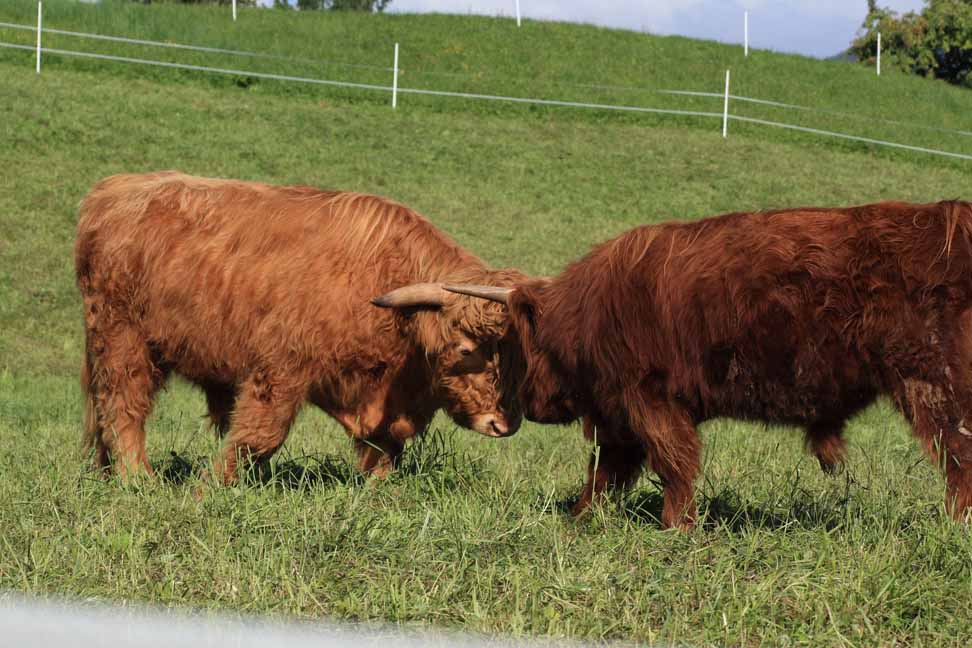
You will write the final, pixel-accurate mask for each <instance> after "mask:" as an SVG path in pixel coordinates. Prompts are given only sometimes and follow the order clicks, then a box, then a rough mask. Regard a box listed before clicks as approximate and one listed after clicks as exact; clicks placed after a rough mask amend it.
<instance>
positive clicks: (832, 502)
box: [536, 487, 852, 533]
mask: <svg viewBox="0 0 972 648" xmlns="http://www.w3.org/2000/svg"><path fill="white" fill-rule="evenodd" d="M834 495H835V493H833V492H832V491H823V492H820V493H816V494H815V493H813V492H811V491H808V490H805V489H802V488H801V489H797V490H796V491H794V492H791V493H789V494H788V497H787V498H786V501H783V502H777V503H776V504H775V505H774V504H763V503H756V504H753V503H747V502H744V501H743V499H742V497H741V496H740V494H739V493H738V491H736V490H734V489H728V488H727V489H723V490H722V491H720V492H718V493H716V494H714V495H707V494H700V495H699V497H698V505H699V516H698V518H696V524H697V525H699V526H701V527H702V528H704V529H706V530H713V529H716V528H725V529H728V530H729V531H731V532H734V533H741V532H744V531H747V530H753V529H769V530H778V529H786V528H790V527H799V528H811V529H825V530H828V531H830V530H833V529H836V528H838V527H841V526H844V525H846V523H847V522H848V516H849V515H852V513H851V511H850V509H849V504H850V500H849V498H847V497H846V495H844V496H837V497H834ZM578 499H579V498H578V497H577V496H573V497H568V498H565V499H561V500H557V501H555V502H549V501H546V502H544V501H542V500H541V499H538V501H537V504H536V509H537V510H540V511H543V512H549V513H557V514H559V515H564V516H570V514H571V509H572V508H573V506H574V504H575V503H576V502H577V500H578ZM664 504H665V501H664V498H663V496H662V491H661V489H660V488H658V487H656V488H642V489H640V490H637V491H634V492H631V493H629V494H627V495H626V496H624V497H623V498H621V499H620V500H618V501H617V509H616V510H617V514H619V515H621V516H623V517H625V518H626V519H628V520H630V521H632V522H634V523H636V524H643V525H646V526H654V527H659V528H660V527H661V514H662V508H663V506H664Z"/></svg>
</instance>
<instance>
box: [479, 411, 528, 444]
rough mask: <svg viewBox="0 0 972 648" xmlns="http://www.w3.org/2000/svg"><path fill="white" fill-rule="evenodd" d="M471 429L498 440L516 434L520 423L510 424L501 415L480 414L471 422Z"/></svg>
mask: <svg viewBox="0 0 972 648" xmlns="http://www.w3.org/2000/svg"><path fill="white" fill-rule="evenodd" d="M472 428H473V429H474V430H476V431H477V432H479V433H480V434H482V435H484V436H488V437H493V438H496V439H500V438H503V437H508V436H511V435H513V434H515V433H516V431H517V430H518V429H520V421H519V420H517V421H513V422H510V421H509V420H507V419H506V417H504V416H503V415H501V414H481V415H479V416H477V417H476V419H475V420H474V421H473V425H472Z"/></svg>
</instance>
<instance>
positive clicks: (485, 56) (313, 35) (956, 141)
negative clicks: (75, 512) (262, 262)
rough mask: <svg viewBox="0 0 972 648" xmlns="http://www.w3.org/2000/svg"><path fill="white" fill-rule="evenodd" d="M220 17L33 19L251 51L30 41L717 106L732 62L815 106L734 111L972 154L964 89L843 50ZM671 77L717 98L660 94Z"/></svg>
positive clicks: (701, 123) (507, 23) (366, 95)
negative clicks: (825, 55) (828, 54)
mask: <svg viewBox="0 0 972 648" xmlns="http://www.w3.org/2000/svg"><path fill="white" fill-rule="evenodd" d="M36 11H37V5H36V2H35V0H4V1H3V2H2V3H0V21H5V22H12V23H20V24H23V25H33V24H34V23H35V22H36ZM230 15H231V14H230V11H229V9H228V8H227V7H225V6H221V7H220V6H213V5H204V6H199V5H184V4H170V3H163V4H152V5H142V4H140V3H133V2H102V3H99V4H94V5H91V4H82V3H78V2H77V1H76V0H46V1H45V2H44V16H45V18H44V24H45V26H47V27H52V28H59V29H63V30H74V31H82V32H93V33H97V34H106V35H112V36H123V37H129V38H140V39H147V40H154V41H166V42H172V43H182V44H195V45H202V46H207V47H214V48H223V49H227V50H243V51H247V52H255V53H258V54H260V55H261V56H242V55H232V54H225V53H203V52H196V51H186V50H180V49H173V48H158V47H151V46H146V45H138V44H132V43H121V42H110V41H108V42H106V41H99V40H91V39H80V38H77V37H73V36H68V35H63V34H45V35H44V43H45V45H46V46H47V47H53V48H61V49H83V50H85V51H90V52H95V53H100V54H107V55H121V56H126V57H132V58H151V59H157V60H164V61H171V62H181V63H187V64H192V65H197V66H207V67H216V68H223V69H230V70H241V71H247V72H261V73H274V74H284V75H288V76H298V77H309V78H314V79H327V80H335V81H344V82H352V83H358V84H368V85H375V86H385V87H387V86H390V85H391V83H392V70H391V66H392V59H393V51H394V45H395V43H396V42H397V43H399V44H400V48H401V49H400V62H399V67H400V72H401V73H400V76H399V85H400V87H402V88H406V89H407V88H418V89H429V90H444V91H452V92H463V93H478V94H486V95H501V96H506V97H526V98H542V99H555V100H563V101H569V102H586V103H594V104H610V105H621V106H637V107H646V108H656V109H670V110H681V111H696V112H708V113H718V114H721V112H722V108H723V106H722V103H723V100H722V96H721V95H722V93H723V91H724V84H725V74H726V70H727V69H731V87H730V91H731V93H732V94H733V95H734V96H738V97H749V98H755V99H760V100H769V101H772V102H780V103H786V104H795V105H798V106H802V107H805V108H812V109H815V110H817V111H819V112H814V111H810V110H797V109H793V108H786V107H780V106H774V105H767V104H759V103H751V102H746V101H741V100H733V101H732V102H730V112H731V113H732V114H733V115H738V116H744V117H748V118H756V119H762V120H769V121H774V122H785V123H787V124H793V125H798V126H801V127H807V128H814V129H822V130H829V131H836V132H840V133H848V134H853V135H858V136H865V137H870V138H875V139H881V140H889V141H893V142H902V143H907V144H913V145H917V146H923V147H928V148H936V149H944V150H948V151H955V152H961V153H967V154H972V138H968V137H958V138H956V137H955V136H954V134H953V133H947V132H941V129H952V130H961V131H968V132H972V113H970V112H969V111H968V105H969V99H970V94H969V91H968V90H966V89H961V88H956V87H952V86H949V85H947V84H945V83H940V82H936V81H930V80H927V79H923V78H919V77H916V76H910V75H904V74H898V73H895V72H892V71H890V70H889V71H888V73H886V74H884V75H882V76H881V77H877V76H876V75H875V74H874V72H873V69H871V68H869V67H867V66H863V65H844V64H843V63H844V62H846V61H847V60H852V59H850V58H849V55H848V54H846V53H842V54H839V55H837V56H835V57H832V58H831V59H829V60H824V61H822V60H819V59H814V58H809V57H804V56H797V55H791V54H779V53H775V52H770V51H766V50H752V51H751V52H750V56H749V57H748V58H746V57H744V56H743V50H742V47H740V46H736V45H727V44H722V43H717V42H713V41H702V40H694V39H689V38H683V37H677V36H654V35H649V34H644V33H640V32H634V31H627V30H618V29H608V28H603V27H596V26H592V25H578V24H569V23H559V22H539V21H532V20H527V21H525V22H524V23H523V26H522V27H521V28H517V27H516V23H515V21H514V20H512V19H504V18H491V17H483V16H471V15H444V14H368V13H361V12H296V11H284V10H272V9H255V8H251V9H241V10H240V15H239V19H238V20H237V21H236V22H233V21H232V20H231V19H230ZM0 40H3V41H6V42H13V43H20V44H23V45H25V46H30V45H32V44H33V42H34V34H33V32H32V31H30V30H14V29H9V28H2V27H0ZM263 55H270V56H263ZM31 57H32V54H31V53H30V52H26V51H16V50H9V49H0V61H3V60H7V61H19V62H20V63H21V64H23V65H25V66H29V65H30V64H31V63H30V60H31ZM44 66H45V68H46V69H49V70H57V69H75V70H85V71H96V72H98V73H99V74H102V73H103V74H108V75H112V76H115V77H123V78H124V77H128V78H139V79H155V80H159V81H164V82H166V83H194V84H202V85H206V86H212V87H230V88H235V89H239V90H245V91H246V92H248V93H253V94H268V93H269V94H276V95H288V96H306V97H308V98H313V99H314V100H326V101H340V102H354V103H358V102H362V101H366V102H371V103H376V104H387V103H389V99H390V98H389V95H388V93H387V92H379V91H374V90H359V89H348V88H336V87H332V86H323V85H310V84H297V83H288V82H274V81H269V80H266V79H261V78H257V77H254V76H252V75H247V74H245V73H241V74H230V75H219V74H211V73H206V72H199V71H185V70H174V69H168V68H160V67H149V66H145V65H138V64H131V63H116V62H111V61H103V60H91V59H80V58H68V57H64V56H58V55H48V56H46V57H45V63H44ZM671 90H677V91H689V92H691V93H712V94H713V95H715V96H699V95H698V94H671V93H669V92H667V91H671ZM400 102H401V104H402V105H403V106H408V105H412V106H415V105H424V106H430V107H434V108H435V109H437V110H443V111H454V110H459V111H477V112H484V113H488V114H495V113H497V112H498V111H501V112H513V113H515V112H523V111H530V112H532V113H535V114H538V115H547V114H552V113H557V114H559V115H563V116H565V117H569V118H571V119H581V120H601V119H605V118H612V119H628V120H636V121H637V122H638V123H642V124H645V125H652V124H657V123H666V124H667V123H673V121H675V122H678V123H684V124H686V125H688V126H692V127H699V128H703V129H708V130H712V129H716V130H718V129H719V128H720V125H719V124H718V119H716V118H713V117H709V118H697V117H671V116H653V115H650V114H646V113H638V114H634V113H616V112H615V113H612V112H608V111H603V110H579V109H576V108H564V107H550V106H526V105H523V104H515V103H509V102H506V103H503V102H495V101H493V102H489V101H480V100H472V99H460V98H443V97H432V96H417V95H414V94H406V95H403V96H401V97H400ZM891 122H893V123H891ZM732 129H733V131H734V132H749V131H750V130H754V131H756V130H758V132H759V134H760V136H761V137H767V138H773V139H786V140H792V139H794V138H796V139H804V140H805V139H812V140H813V141H814V142H816V143H817V144H819V145H825V146H835V147H838V148H846V147H852V148H853V147H858V146H859V145H858V144H854V143H848V142H846V141H840V140H836V139H827V140H824V139H821V138H820V137H818V136H807V135H801V134H797V133H793V132H788V131H784V130H781V129H774V128H768V127H765V126H752V125H747V124H741V123H734V124H733V125H732ZM889 154H892V153H891V152H890V151H889ZM904 155H910V154H904Z"/></svg>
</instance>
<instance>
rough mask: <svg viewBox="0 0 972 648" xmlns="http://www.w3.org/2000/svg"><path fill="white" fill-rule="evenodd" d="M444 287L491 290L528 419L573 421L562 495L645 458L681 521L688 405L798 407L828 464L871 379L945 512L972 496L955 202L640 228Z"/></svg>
mask: <svg viewBox="0 0 972 648" xmlns="http://www.w3.org/2000/svg"><path fill="white" fill-rule="evenodd" d="M449 288H450V289H453V288H454V289H455V290H456V291H457V292H463V293H466V294H470V295H479V296H481V297H486V298H489V299H493V300H495V301H500V302H503V303H505V304H507V305H508V306H509V309H510V314H511V319H512V323H513V325H514V329H515V332H516V333H517V334H518V336H519V339H520V343H521V349H522V353H523V354H524V356H525V358H526V362H527V369H526V376H525V380H524V381H523V383H522V386H521V388H520V398H521V402H522V403H523V407H524V411H525V413H526V416H527V418H530V419H532V420H536V421H541V422H548V423H565V422H568V421H573V420H575V419H577V418H578V417H581V416H584V417H587V418H588V419H589V420H590V422H591V423H592V425H585V432H586V434H587V436H588V437H589V438H591V437H593V436H594V433H595V432H596V443H597V444H598V446H600V447H599V453H598V458H597V463H596V464H595V462H594V460H593V459H592V461H591V465H590V468H589V471H588V484H587V485H586V486H585V488H584V492H583V493H582V495H581V499H580V501H579V502H578V504H577V506H576V508H575V512H578V513H579V512H581V511H583V510H584V509H585V508H586V507H587V506H588V505H589V503H590V501H591V499H592V497H594V496H597V495H598V494H600V493H602V492H603V491H604V490H605V489H608V488H613V487H624V486H626V485H629V484H630V483H631V482H633V481H634V480H635V479H636V478H637V476H638V474H639V472H640V471H641V468H642V465H643V464H644V463H645V462H647V464H648V466H649V467H650V468H651V469H652V470H654V471H655V472H656V473H657V474H658V475H659V476H660V477H661V479H662V481H663V483H664V485H665V488H664V490H665V492H664V507H663V510H662V523H663V524H664V525H665V526H666V527H672V526H690V525H691V524H692V523H693V521H694V516H695V505H694V501H693V482H694V480H695V477H696V475H697V474H698V471H699V451H700V442H699V437H698V434H697V432H696V426H697V425H698V424H699V423H700V422H702V421H705V420H707V419H710V418H713V417H718V416H727V417H734V418H739V419H747V420H759V421H770V422H777V423H788V424H798V425H803V426H805V427H806V439H807V445H808V446H809V448H810V450H811V451H812V452H813V453H814V454H815V455H816V457H817V459H818V460H819V461H820V465H821V467H822V468H823V469H824V470H828V471H829V470H832V469H833V468H834V467H835V465H837V464H838V463H839V462H840V461H842V459H843V457H844V442H843V439H842V430H843V426H844V423H845V421H846V420H847V419H848V417H850V416H852V415H853V414H854V413H855V412H858V411H859V410H861V409H862V408H863V407H866V406H867V405H868V404H869V403H871V402H872V401H874V399H875V398H876V397H877V396H878V395H880V394H890V395H891V396H892V397H893V398H894V401H895V403H896V404H897V406H898V407H899V408H900V409H901V411H902V412H903V413H904V415H905V416H906V417H907V418H908V420H909V421H910V423H911V425H912V429H913V431H914V434H915V436H916V437H917V438H918V439H919V440H920V442H921V444H922V446H923V447H924V449H925V451H926V452H927V453H928V455H929V456H930V457H931V458H932V460H933V461H935V462H936V463H938V464H939V465H940V466H941V467H942V469H943V470H944V473H945V480H946V483H947V487H948V499H947V502H946V505H947V507H948V508H949V509H950V511H951V512H952V514H953V515H954V516H955V517H956V518H962V517H964V516H965V514H966V512H967V511H968V510H969V508H970V506H972V205H970V204H969V203H964V202H941V203H938V204H930V205H911V204H904V203H881V204H877V205H867V206H863V207H853V208H848V209H793V210H786V211H774V212H765V213H738V214H728V215H724V216H719V217H715V218H707V219H703V220H699V221H696V222H692V223H668V224H662V225H656V226H646V227H639V228H637V229H635V230H632V231H630V232H628V233H626V234H623V235H621V236H619V237H617V238H615V239H614V240H611V241H608V242H607V243H604V244H602V245H599V246H597V247H596V248H595V249H594V250H593V251H591V253H590V254H588V255H587V256H586V257H585V258H583V259H581V260H579V261H577V262H575V263H573V264H572V265H570V266H569V267H568V268H567V269H566V270H565V271H564V272H563V273H562V274H560V275H559V276H557V277H555V278H553V279H552V280H527V281H524V282H520V283H518V284H517V285H516V286H515V288H501V289H495V288H494V289H489V288H488V287H471V286H457V287H449Z"/></svg>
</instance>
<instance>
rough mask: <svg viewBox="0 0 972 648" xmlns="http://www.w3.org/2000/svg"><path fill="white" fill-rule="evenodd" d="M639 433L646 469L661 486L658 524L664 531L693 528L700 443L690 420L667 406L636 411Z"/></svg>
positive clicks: (680, 412) (687, 416)
mask: <svg viewBox="0 0 972 648" xmlns="http://www.w3.org/2000/svg"><path fill="white" fill-rule="evenodd" d="M638 411H639V413H640V426H641V427H640V429H639V432H640V434H641V436H642V439H643V442H644V444H645V450H646V453H647V458H648V466H649V467H650V468H651V469H652V470H653V471H654V472H655V474H657V475H658V477H659V478H660V479H661V481H662V485H663V487H664V491H663V492H664V500H665V502H664V505H663V506H662V516H661V522H662V526H663V527H664V528H666V529H672V528H679V529H689V528H691V527H693V526H694V525H695V517H696V508H695V478H696V477H697V476H698V474H699V470H700V461H699V457H700V454H701V450H702V442H701V441H700V440H699V434H698V432H697V431H696V429H695V425H694V424H693V423H692V419H691V417H690V416H689V415H688V413H687V412H685V411H683V410H682V409H681V408H677V407H672V406H671V405H669V404H667V403H666V404H662V405H656V406H649V407H647V408H642V409H640V410H638Z"/></svg>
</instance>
